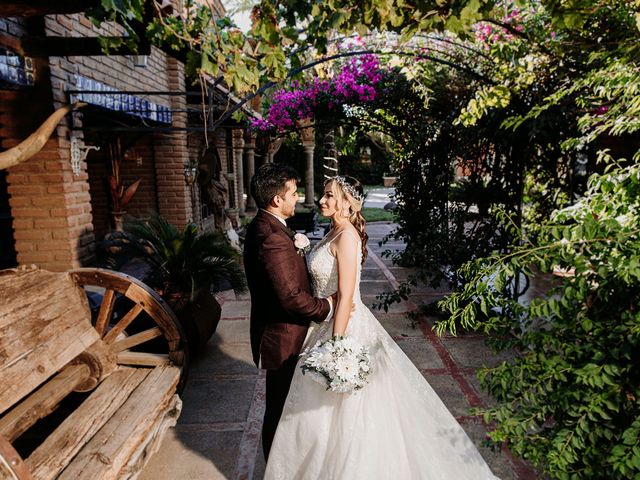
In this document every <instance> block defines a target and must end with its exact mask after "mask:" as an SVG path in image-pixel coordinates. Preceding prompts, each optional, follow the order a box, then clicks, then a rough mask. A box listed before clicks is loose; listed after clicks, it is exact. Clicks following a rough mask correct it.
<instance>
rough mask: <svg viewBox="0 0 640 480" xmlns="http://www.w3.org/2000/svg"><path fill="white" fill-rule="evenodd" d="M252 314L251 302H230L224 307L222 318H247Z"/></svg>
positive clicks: (225, 303)
mask: <svg viewBox="0 0 640 480" xmlns="http://www.w3.org/2000/svg"><path fill="white" fill-rule="evenodd" d="M250 313H251V301H250V300H228V301H226V302H224V304H223V305H222V318H235V317H246V316H248V315H249V314H250Z"/></svg>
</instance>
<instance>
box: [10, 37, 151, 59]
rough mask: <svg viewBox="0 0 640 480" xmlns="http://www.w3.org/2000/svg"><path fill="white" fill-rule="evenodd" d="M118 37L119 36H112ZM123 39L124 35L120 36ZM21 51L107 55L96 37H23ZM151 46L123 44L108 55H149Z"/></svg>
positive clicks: (39, 54)
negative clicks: (134, 49) (133, 48)
mask: <svg viewBox="0 0 640 480" xmlns="http://www.w3.org/2000/svg"><path fill="white" fill-rule="evenodd" d="M114 38H119V37H114ZM122 38H123V39H124V37H122ZM22 51H23V52H24V55H26V56H28V57H86V56H94V55H107V54H105V53H104V52H103V50H102V47H101V45H100V42H99V41H98V37H25V38H23V39H22ZM149 54H151V47H150V46H149V44H148V43H145V42H141V45H139V46H138V51H137V52H134V51H133V50H131V49H130V48H129V47H126V46H123V47H118V48H114V49H111V50H110V51H109V53H108V55H149Z"/></svg>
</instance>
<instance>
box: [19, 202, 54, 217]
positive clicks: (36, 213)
mask: <svg viewBox="0 0 640 480" xmlns="http://www.w3.org/2000/svg"><path fill="white" fill-rule="evenodd" d="M9 205H11V199H9ZM11 215H13V217H14V218H19V217H37V218H42V217H48V216H49V215H50V213H49V210H47V209H46V208H36V207H32V208H29V207H18V208H13V207H12V208H11Z"/></svg>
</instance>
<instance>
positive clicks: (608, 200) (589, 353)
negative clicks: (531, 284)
mask: <svg viewBox="0 0 640 480" xmlns="http://www.w3.org/2000/svg"><path fill="white" fill-rule="evenodd" d="M609 161H611V160H609ZM610 165H611V170H610V171H609V172H608V173H605V174H603V175H593V176H592V177H591V179H590V181H589V190H588V192H587V194H586V195H585V196H584V197H583V198H582V199H581V200H580V201H578V202H577V203H576V204H574V205H572V206H570V207H567V208H564V209H561V210H557V211H555V212H554V213H553V215H552V216H551V217H550V218H549V219H548V220H547V221H546V222H544V223H542V224H541V225H539V228H538V232H537V235H536V236H535V241H524V243H523V244H522V245H520V246H518V247H515V248H514V249H513V250H512V251H511V252H509V253H508V254H503V255H500V254H494V255H492V256H490V257H487V258H483V259H479V260H476V261H474V262H471V263H468V264H466V265H465V266H464V267H463V269H462V271H463V272H464V275H465V276H466V277H467V278H468V280H469V281H468V283H467V284H466V285H465V287H464V288H463V289H462V290H461V291H459V292H457V293H454V294H453V295H451V296H449V297H448V298H447V299H445V300H443V301H442V302H441V304H440V306H441V307H442V308H444V309H445V310H446V311H448V312H449V313H450V314H451V315H450V317H449V318H448V319H447V320H443V321H441V322H440V323H438V325H437V329H438V331H439V332H443V331H444V330H445V329H449V330H452V331H454V332H455V330H456V328H459V327H463V328H465V329H481V330H483V331H485V332H487V333H491V334H493V335H496V338H502V340H501V341H497V342H494V343H495V344H496V346H498V347H499V348H515V349H517V351H519V356H518V358H517V359H516V360H515V361H514V362H512V363H506V362H505V363H503V364H502V365H500V366H499V367H497V368H494V369H487V370H484V371H483V372H482V374H481V376H480V377H481V381H482V384H483V385H484V386H485V387H486V388H487V389H488V390H489V392H490V393H491V394H492V395H493V396H494V397H495V398H496V399H497V402H498V403H497V405H496V406H495V407H492V408H489V409H487V410H485V411H484V416H485V420H486V421H487V422H492V423H493V424H494V425H495V429H494V430H493V431H492V432H491V434H490V435H491V438H492V439H493V440H495V441H496V442H498V443H501V442H506V443H507V444H508V445H509V447H510V448H511V449H512V451H513V452H514V453H516V454H517V455H520V456H522V457H524V458H526V459H529V460H531V461H532V462H533V463H534V464H536V465H538V466H541V467H542V468H543V469H544V470H545V471H546V472H547V473H548V474H549V475H551V476H552V477H553V478H607V479H623V478H637V476H638V475H640V438H639V437H638V431H639V430H638V427H639V425H640V375H639V372H638V369H637V364H638V361H640V312H639V311H638V305H639V304H640V166H638V165H628V164H625V163H620V164H615V163H610ZM517 272H524V273H525V274H527V275H537V276H538V278H549V279H550V280H549V283H550V286H551V288H550V290H549V291H548V292H547V293H546V294H545V295H544V296H542V297H540V298H537V299H535V300H534V301H532V302H531V303H529V304H523V303H518V302H517V301H516V300H514V298H513V294H512V292H511V290H510V289H509V285H510V284H511V283H512V282H513V279H514V277H515V275H516V274H517ZM554 273H555V274H556V275H557V274H559V273H561V274H563V275H564V276H562V277H556V276H554V275H553V274H554ZM505 338H506V340H504V339H505Z"/></svg>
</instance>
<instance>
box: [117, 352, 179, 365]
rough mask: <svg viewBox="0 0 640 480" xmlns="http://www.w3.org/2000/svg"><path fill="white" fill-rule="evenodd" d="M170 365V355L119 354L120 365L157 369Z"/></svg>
mask: <svg viewBox="0 0 640 480" xmlns="http://www.w3.org/2000/svg"><path fill="white" fill-rule="evenodd" d="M168 363H169V355H165V354H161V353H145V352H120V353H118V364H119V365H139V366H142V367H157V366H160V365H166V364H168Z"/></svg>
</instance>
